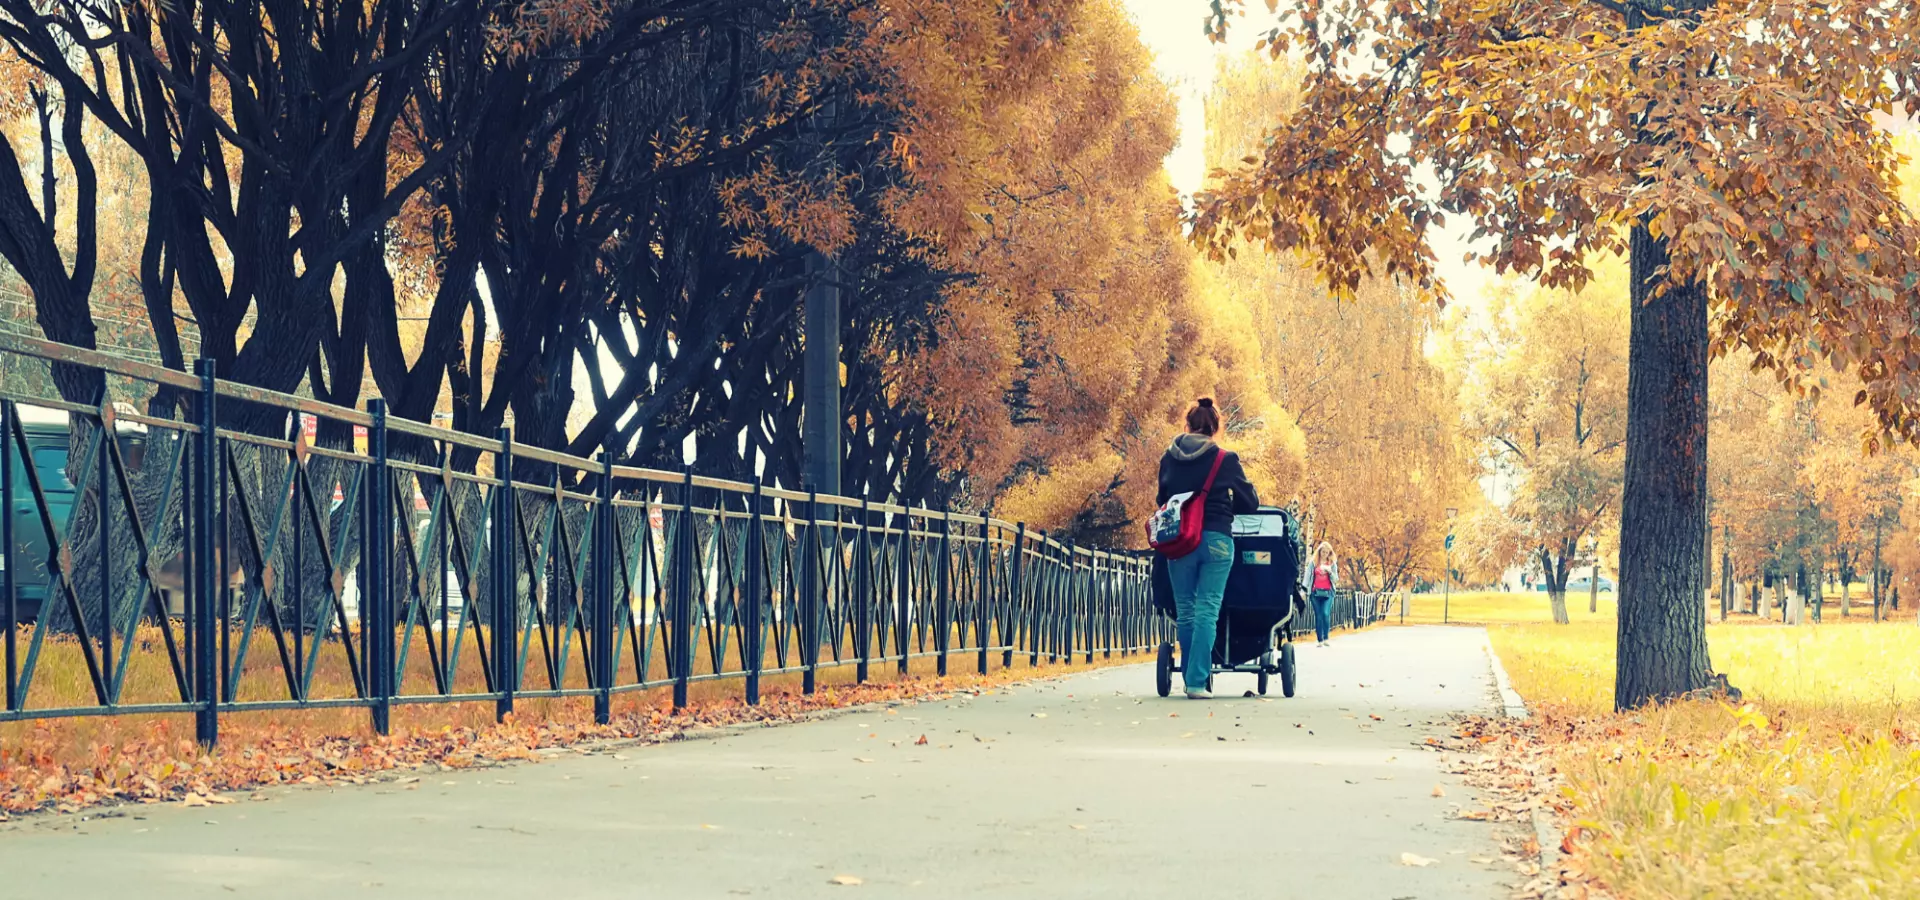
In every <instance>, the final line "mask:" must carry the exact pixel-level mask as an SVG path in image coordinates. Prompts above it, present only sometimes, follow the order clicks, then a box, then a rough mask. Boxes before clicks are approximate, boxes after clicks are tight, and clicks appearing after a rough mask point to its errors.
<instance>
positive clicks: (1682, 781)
mask: <svg viewBox="0 0 1920 900" xmlns="http://www.w3.org/2000/svg"><path fill="white" fill-rule="evenodd" d="M1489 631H1490V634H1491V636H1492V639H1493V643H1494V647H1495V648H1496V650H1498V652H1499V653H1500V656H1501V661H1502V662H1503V664H1504V665H1505V666H1506V668H1507V671H1508V673H1509V675H1510V676H1511V677H1512V679H1513V683H1514V687H1515V689H1516V690H1518V691H1519V692H1520V694H1521V695H1522V696H1523V697H1525V698H1527V701H1528V704H1529V706H1531V707H1532V709H1533V712H1534V717H1533V719H1532V721H1530V722H1528V723H1526V725H1525V726H1524V727H1521V728H1513V727H1511V726H1502V725H1500V724H1498V723H1484V724H1485V725H1486V726H1487V732H1488V733H1489V734H1491V735H1498V736H1504V737H1507V738H1509V740H1507V741H1499V740H1495V741H1493V742H1491V746H1492V747H1493V748H1494V749H1495V751H1496V754H1498V753H1502V752H1505V753H1509V754H1515V753H1530V752H1534V751H1537V750H1539V749H1540V748H1541V747H1543V746H1544V748H1545V752H1546V756H1547V758H1548V759H1550V760H1551V763H1552V768H1553V770H1554V774H1555V780H1556V781H1557V784H1556V785H1551V787H1553V788H1554V789H1555V793H1556V796H1552V797H1550V798H1549V799H1550V801H1551V802H1552V804H1553V805H1554V806H1555V808H1556V809H1557V811H1558V812H1559V813H1560V816H1561V819H1562V821H1563V823H1564V824H1565V825H1566V826H1567V827H1566V830H1565V832H1564V834H1563V837H1564V841H1563V843H1562V849H1563V850H1565V851H1568V852H1569V853H1570V856H1569V858H1568V861H1567V862H1568V865H1567V867H1566V869H1565V870H1564V871H1563V873H1562V878H1561V879H1558V880H1553V883H1549V884H1545V885H1542V886H1541V887H1542V890H1541V891H1540V892H1541V893H1545V894H1549V895H1555V894H1557V895H1559V896H1570V897H1585V896H1616V897H1634V898H1640V897H1649V898H1665V897H1688V898H1695V897H1698V898H1759V897H1781V898H1786V897H1793V898H1801V897H1847V898H1853V897H1859V898H1866V897H1920V653H1916V652H1915V651H1916V650H1920V633H1916V631H1915V630H1914V629H1913V627H1912V625H1911V624H1907V625H1904V626H1901V625H1898V624H1893V625H1885V626H1882V627H1877V628H1873V627H1868V628H1856V627H1844V628H1833V627H1819V628H1815V627H1801V628H1787V627H1780V626H1776V627H1772V628H1766V627H1756V626H1753V625H1744V624H1743V625H1724V626H1723V625H1714V626H1711V627H1710V628H1709V629H1708V642H1709V646H1710V647H1711V649H1712V657H1713V660H1714V664H1715V667H1716V668H1717V669H1718V670H1719V671H1722V672H1725V673H1727V674H1728V675H1729V676H1730V677H1731V678H1732V680H1733V682H1734V684H1736V685H1738V686H1739V687H1740V688H1741V689H1742V690H1743V691H1744V692H1745V698H1744V700H1745V703H1744V704H1743V705H1741V706H1740V707H1737V708H1736V707H1734V706H1731V705H1728V704H1725V703H1720V702H1713V701H1690V702H1682V703H1674V704H1668V705H1664V706H1660V707H1657V708H1652V709H1646V710H1641V711H1637V712H1633V713H1628V714H1617V713H1614V712H1612V711H1611V706H1612V691H1613V678H1612V674H1613V664H1614V651H1613V642H1614V631H1613V626H1612V624H1611V623H1607V622H1588V623H1576V624H1574V625H1570V626H1555V625H1550V624H1547V625H1539V624H1527V625H1500V626H1494V627H1492V628H1490V629H1489ZM1542 786H1543V787H1545V786H1548V785H1545V784H1543V785H1542Z"/></svg>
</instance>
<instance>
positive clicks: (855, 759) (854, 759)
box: [853, 756, 873, 763]
mask: <svg viewBox="0 0 1920 900" xmlns="http://www.w3.org/2000/svg"><path fill="white" fill-rule="evenodd" d="M853 761H854V762H862V763H866V762H873V760H872V759H869V758H867V757H865V756H856V757H854V758H853Z"/></svg>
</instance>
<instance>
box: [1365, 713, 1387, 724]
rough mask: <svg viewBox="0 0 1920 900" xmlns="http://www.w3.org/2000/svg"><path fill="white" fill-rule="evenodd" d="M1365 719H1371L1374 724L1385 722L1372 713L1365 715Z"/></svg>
mask: <svg viewBox="0 0 1920 900" xmlns="http://www.w3.org/2000/svg"><path fill="white" fill-rule="evenodd" d="M1367 718H1369V719H1372V720H1374V721H1375V722H1385V721H1386V720H1385V719H1382V718H1380V717H1379V716H1376V715H1374V714H1373V713H1367Z"/></svg>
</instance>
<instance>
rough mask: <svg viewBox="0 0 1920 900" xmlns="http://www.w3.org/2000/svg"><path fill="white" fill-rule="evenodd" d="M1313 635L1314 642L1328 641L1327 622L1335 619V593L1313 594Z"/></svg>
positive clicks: (1317, 592) (1318, 592)
mask: <svg viewBox="0 0 1920 900" xmlns="http://www.w3.org/2000/svg"><path fill="white" fill-rule="evenodd" d="M1312 599H1313V634H1314V640H1319V641H1324V640H1326V639H1327V620H1328V619H1330V618H1333V592H1332V591H1314V592H1313V598H1312Z"/></svg>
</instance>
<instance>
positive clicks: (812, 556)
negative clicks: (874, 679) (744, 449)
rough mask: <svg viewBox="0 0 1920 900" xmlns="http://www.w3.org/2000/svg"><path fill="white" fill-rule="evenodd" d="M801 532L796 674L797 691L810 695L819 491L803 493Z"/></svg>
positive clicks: (816, 667) (816, 631) (815, 676)
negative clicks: (802, 669)
mask: <svg viewBox="0 0 1920 900" xmlns="http://www.w3.org/2000/svg"><path fill="white" fill-rule="evenodd" d="M800 531H801V533H802V534H803V535H805V536H806V541H807V545H806V547H805V548H804V549H805V551H806V552H804V553H803V554H801V559H802V560H803V561H804V563H805V565H806V567H807V568H806V571H804V572H802V573H800V584H801V587H800V664H801V665H803V666H805V667H806V671H805V673H803V674H802V675H801V676H800V692H801V693H803V694H811V693H813V691H814V688H816V687H817V686H818V685H819V679H820V614H821V607H822V605H823V604H822V603H821V597H820V592H821V591H822V590H824V588H825V586H824V585H823V584H822V583H821V580H820V492H819V491H808V492H807V524H806V527H804V528H802V529H801V530H800Z"/></svg>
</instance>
